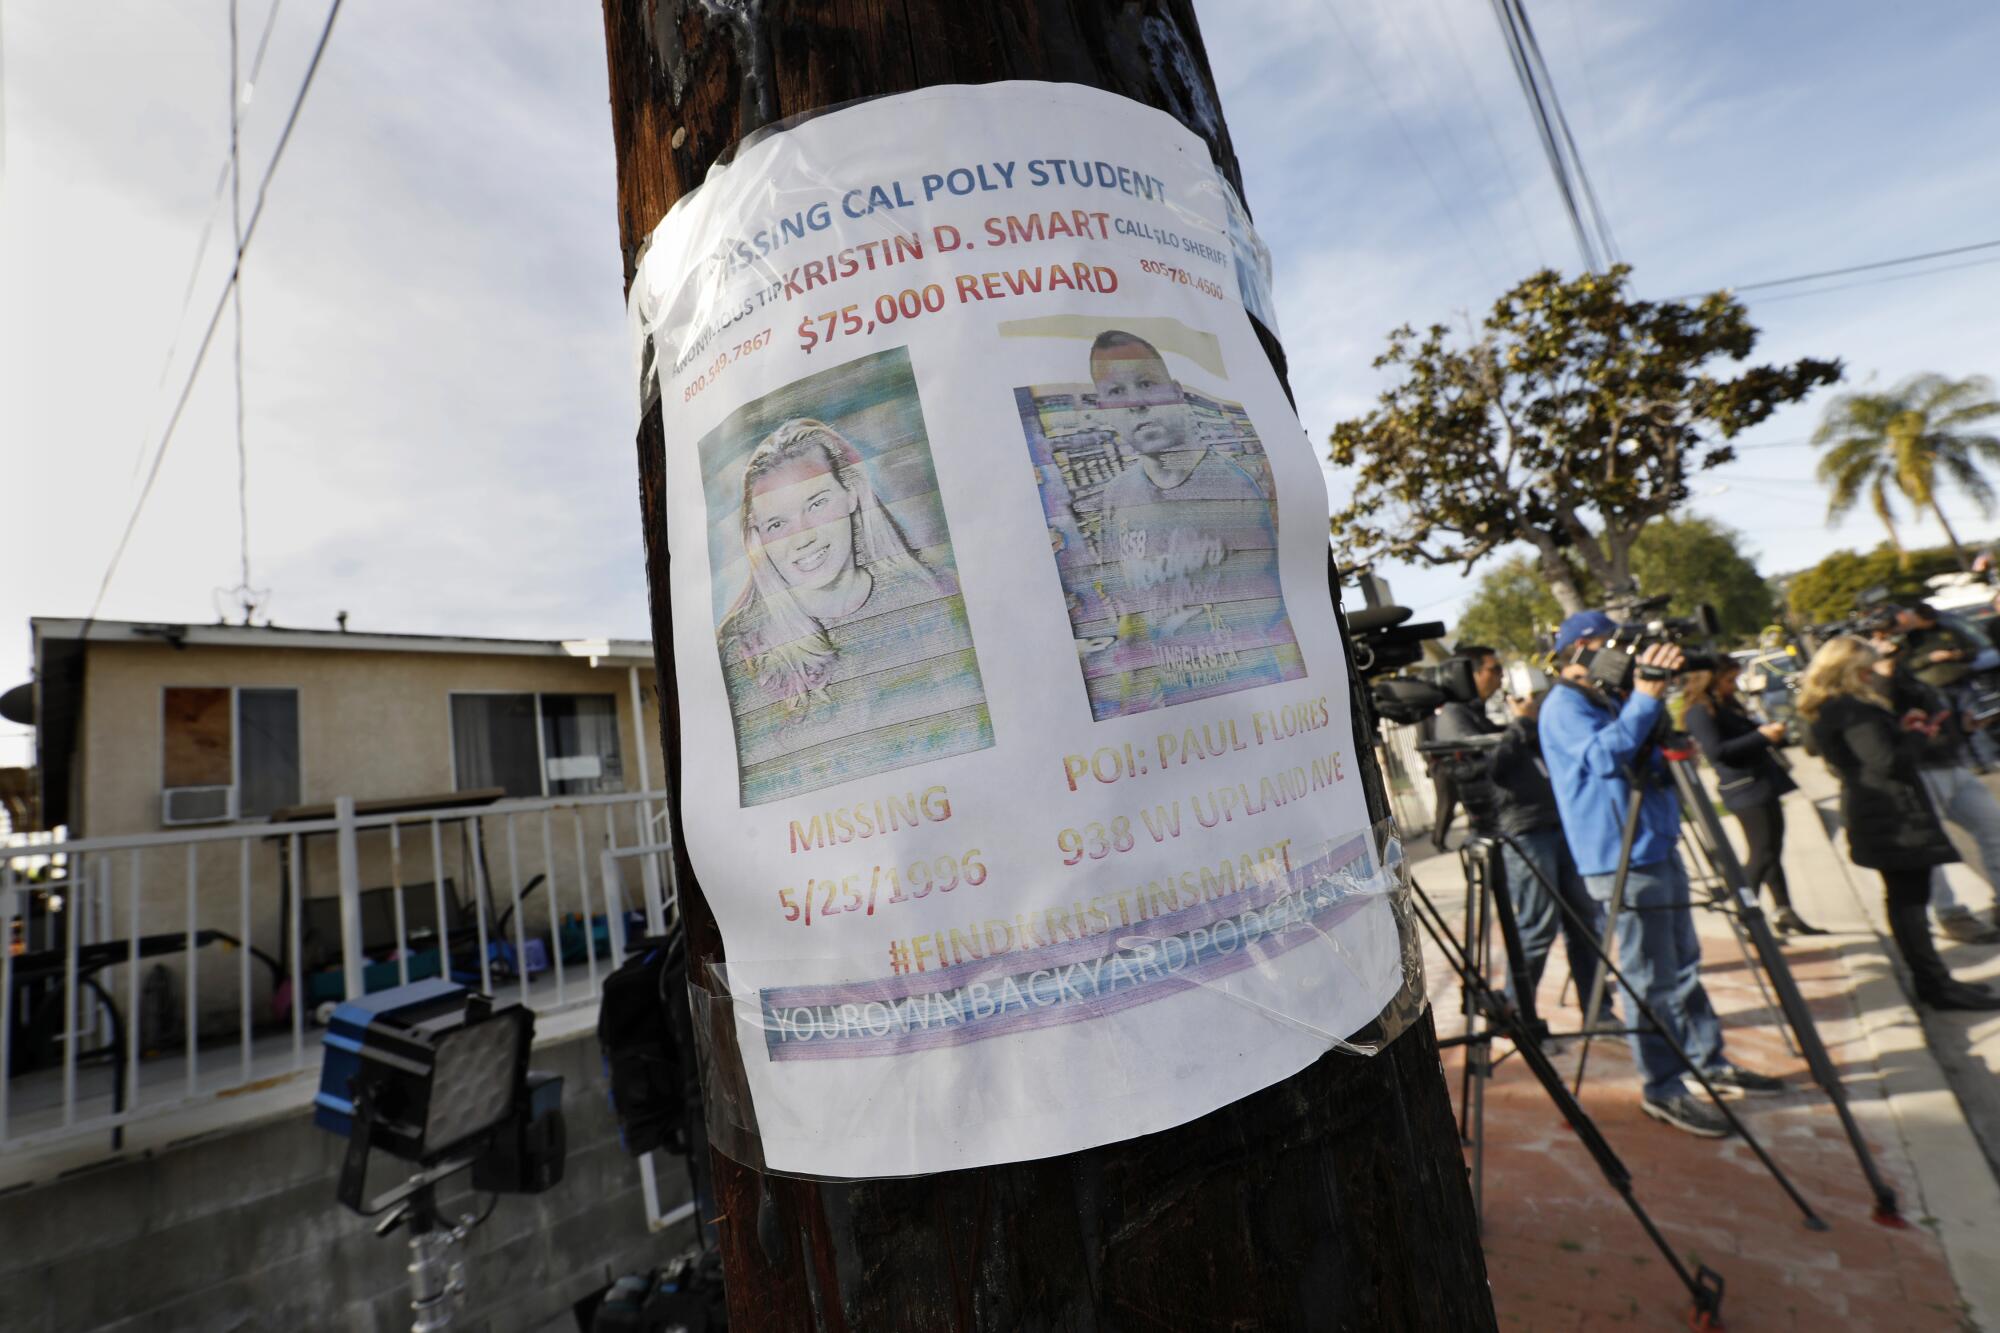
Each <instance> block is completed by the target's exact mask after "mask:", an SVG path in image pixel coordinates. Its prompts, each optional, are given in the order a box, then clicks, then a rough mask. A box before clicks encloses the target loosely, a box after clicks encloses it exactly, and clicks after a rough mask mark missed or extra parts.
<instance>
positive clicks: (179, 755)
mask: <svg viewBox="0 0 2000 1333" xmlns="http://www.w3.org/2000/svg"><path fill="white" fill-rule="evenodd" d="M30 623H31V628H32V632H33V640H34V642H33V660H34V664H35V679H34V681H33V708H34V723H33V725H34V729H35V753H36V756H37V761H38V762H37V779H36V796H37V798H38V801H39V806H40V813H41V818H42V822H43V823H44V825H45V826H47V827H50V828H53V827H56V826H59V825H61V826H66V827H67V828H68V830H69V836H70V837H72V838H102V837H115V836H122V835H130V834H138V833H146V832H153V831H157V830H160V829H164V828H171V827H185V826H190V825H200V824H219V823H229V822H238V823H241V822H250V821H257V820H268V819H269V818H270V816H271V815H272V814H273V813H274V812H276V811H279V810H283V809H286V808H288V807H295V806H299V805H302V804H320V803H325V802H329V801H332V800H333V799H334V798H336V797H340V796H348V797H352V798H354V799H355V800H357V801H371V800H385V799H395V798H400V797H406V796H412V795H416V794H419V793H426V794H430V793H449V792H467V791H474V790H482V789H487V788H493V787H498V788H501V789H503V790H504V791H505V793H506V795H507V796H508V797H514V798H533V797H554V796H572V795H598V794H605V793H611V792H639V791H644V790H646V789H647V788H648V787H649V786H651V785H652V784H651V779H652V777H653V776H654V775H657V774H660V773H661V772H663V769H662V766H661V763H660V749H659V729H658V726H657V721H658V718H657V715H655V714H654V713H653V712H652V705H651V702H650V701H651V699H652V697H653V692H652V685H653V648H652V645H651V644H650V643H648V642H645V641H640V640H541V639H482V638H467V637H450V636H443V635H427V634H366V633H350V632H347V631H345V630H307V629H289V628H279V627H276V626H248V625H175V624H142V623H136V622H129V621H104V620H99V621H93V622H89V623H88V625H87V627H86V623H85V622H83V621H78V620H57V619H44V618H37V619H35V620H33V621H32V622H30ZM86 629H87V632H86Z"/></svg>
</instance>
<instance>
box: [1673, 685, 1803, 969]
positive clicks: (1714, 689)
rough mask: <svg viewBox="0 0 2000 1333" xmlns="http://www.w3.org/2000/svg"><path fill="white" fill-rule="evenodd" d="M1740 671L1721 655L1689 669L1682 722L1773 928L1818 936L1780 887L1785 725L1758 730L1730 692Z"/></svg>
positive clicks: (1786, 786)
mask: <svg viewBox="0 0 2000 1333" xmlns="http://www.w3.org/2000/svg"><path fill="white" fill-rule="evenodd" d="M1741 670H1742V667H1741V666H1740V665H1739V664H1738V663H1737V662H1736V660H1735V659H1734V658H1729V657H1725V658H1723V659H1722V660H1721V661H1720V662H1719V663H1717V665H1716V667H1715V669H1714V670H1713V671H1690V672H1689V673H1688V674H1687V676H1686V677H1685V678H1684V679H1683V680H1682V682H1681V699H1682V700H1683V701H1684V702H1685V704H1686V705H1687V707H1686V710H1685V711H1684V712H1683V713H1682V716H1681V725H1682V726H1683V727H1684V728H1686V730H1687V732H1688V734H1690V735H1691V736H1693V737H1694V739H1695V744H1697V745H1699V746H1700V747H1701V752H1702V753H1703V754H1704V755H1706V756H1707V757H1708V762H1709V765H1710V766H1711V767H1713V768H1714V769H1715V783H1716V787H1717V789H1718V790H1719V791H1720V793H1721V795H1722V805H1723V808H1724V809H1726V810H1728V811H1729V813H1730V814H1732V815H1735V816H1736V818H1737V821H1738V822H1740V823H1741V824H1742V825H1743V840H1744V843H1745V844H1746V846H1747V848H1748V851H1747V853H1746V855H1745V856H1744V858H1743V871H1744V876H1745V878H1746V879H1747V880H1748V881H1749V885H1750V888H1751V890H1752V891H1753V892H1754V891H1755V890H1756V889H1757V887H1758V886H1759V885H1762V886H1764V887H1766V888H1768V889H1770V891H1771V906H1772V908H1773V909H1775V910H1774V913H1773V915H1772V917H1771V928H1772V929H1773V930H1775V931H1777V932H1778V933H1779V934H1781V935H1824V934H1825V933H1826V932H1825V931H1823V930H1821V929H1819V927H1817V926H1810V925H1807V924H1806V923H1805V921H1804V920H1803V919H1801V918H1800V916H1799V914H1798V913H1797V912H1796V911H1794V910H1793V908H1792V893H1791V886H1790V885H1789V884H1787V883H1786V882H1785V867H1784V863H1783V857H1784V853H1785V808H1784V805H1783V798H1784V795H1785V793H1786V792H1788V791H1797V790H1798V784H1797V783H1796V782H1793V781H1792V775H1791V774H1790V773H1789V772H1787V771H1786V770H1785V765H1784V764H1783V762H1782V761H1780V760H1779V758H1778V749H1777V747H1779V746H1780V745H1782V744H1784V741H1785V724H1784V723H1782V722H1766V723H1764V724H1763V725H1762V726H1759V725H1758V724H1757V722H1756V721H1755V720H1754V719H1753V718H1752V717H1751V716H1750V714H1749V713H1747V712H1745V711H1744V709H1743V704H1742V702H1741V701H1740V700H1739V699H1738V698H1737V694H1736V678H1737V676H1738V674H1739V673H1740V672H1741Z"/></svg>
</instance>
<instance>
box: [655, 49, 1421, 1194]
mask: <svg viewBox="0 0 2000 1333" xmlns="http://www.w3.org/2000/svg"><path fill="white" fill-rule="evenodd" d="M1260 253H1261V246H1260V244H1259V243H1257V242H1256V240H1255V236H1254V233H1252V232H1249V231H1248V230H1247V217H1246V216H1245V215H1244V214H1243V213H1242V211H1241V206H1240V205H1239V204H1237V203H1235V201H1234V200H1233V198H1232V197H1231V196H1229V194H1228V193H1227V188H1226V186H1224V184H1223V183H1222V182H1221V180H1220V179H1219V177H1218V175H1217V173H1216V171H1215V169H1214V168H1213V166H1212V164H1211V163H1210V161H1209V158H1208V156H1207V152H1206V149H1205V148H1204V146H1203V145H1202V143H1201V142H1200V141H1199V140H1198V139H1196V138H1194V137H1193V136H1192V135H1190V134H1188V133H1187V132H1186V131H1185V130H1183V129H1182V128H1181V127H1180V126H1178V125H1177V124H1176V123H1175V122H1173V121H1172V120H1171V119H1169V118H1168V117H1166V116H1164V115H1162V114H1160V113H1159V112H1156V111H1153V110H1150V109H1148V108H1146V107H1143V106H1140V105H1138V104H1136V103H1132V102H1129V101H1126V100H1123V99H1120V98H1118V97H1115V96H1113V95H1110V94H1107V93H1103V92H1098V91H1094V90H1090V89H1085V88H1080V87H1072V86H1068V85H1048V84H1027V83H1015V84H996V85H990V86H982V87H976V88H933V89H927V90H924V91H920V92H916V93H910V94H905V95H900V96H896V97H889V98H882V99H879V100H876V101H872V102H868V103H865V104H862V105H858V106H853V107H848V108H844V109H842V110H839V111H835V112H832V113H829V114H827V115H824V116H820V117H817V118H814V119H812V120H809V121H806V122H804V123H802V124H800V125H797V126H794V127H792V128H789V129H787V130H784V131H782V132H779V133H775V134H772V135H769V136H767V137H765V138H763V139H760V140H759V141H758V142H757V143H755V144H753V145H752V146H751V147H750V148H748V149H746V150H745V151H743V152H742V153H740V154H739V155H738V156H737V158H736V159H735V160H734V161H733V162H732V163H730V164H729V165H728V166H726V167H722V168H718V169H717V170H715V171H714V172H712V173H711V174H710V176H709V178H708V180H707V181H706V183H705V184H703V186H702V187H701V188H700V189H699V190H698V191H696V192H695V193H693V194H691V195H689V196H688V197H686V198H684V199H683V200H682V201H681V203H680V204H679V205H677V206H676V208H675V209H674V210H673V212H672V213H671V214H670V215H669V216H668V217H667V219H666V220H665V221H664V222H663V223H662V224H661V226H660V227H659V229H658V230H657V231H656V232H655V234H654V236H653V237H652V240H651V243H650V245H649V247H648V251H647V253H646V255H645V257H644V259H643V262H642V263H641V265H640V268H639V271H638V274H637V276H636V278H635V280H634V283H633V288H632V291H633V312H632V313H633V322H634V330H633V332H634V348H635V354H636V357H635V360H636V363H637V364H638V365H639V366H641V368H642V373H643V374H644V376H645V377H646V380H647V383H646V385H645V396H646V398H648V399H650V398H657V400H658V402H659V405H660V410H661V412H662V415H663V425H664V427H665V429H664V436H663V437H664V440H665V455H664V459H663V463H664V467H665V477H666V506H665V515H664V537H665V540H666V542H667V548H668V553H669V557H670V568H671V579H672V584H671V588H670V593H671V600H672V607H673V617H672V633H673V643H672V650H673V654H674V659H675V665H676V669H677V675H678V690H679V698H678V705H679V706H678V709H677V711H676V716H677V718H678V726H679V733H678V744H679V745H680V749H681V754H680V759H681V769H680V771H681V773H682V786H681V790H680V791H679V793H678V799H679V801H680V803H681V813H682V823H683V825H684V827H685V830H686V841H687V849H688V853H689V856H690V857H691V859H692V861H693V864H694V867H695V870H696V872H697V876H698V878H699V880H700V885H701V890H702V892H703V894H704V896H705V898H706V900H707V902H708V903H709V905H710V906H711V907H712V909H713V910H714V913H715V917H716V920H717V923H718V924H719V926H720V928H721V931H722V935H723V941H724V945H725V950H726V954H727V958H728V962H727V965H726V975H719V976H717V977H716V978H714V982H715V985H716V986H718V987H720V988H722V989H723V990H724V991H726V994H727V999H728V1007H727V1010H726V1011H725V1012H726V1013H727V1014H728V1016H729V1019H730V1025H729V1026H727V1027H726V1028H725V1030H726V1031H728V1032H729V1033H730V1034H731V1035H732V1036H733V1039H734V1040H733V1045H730V1046H729V1047H728V1049H727V1050H723V1051H721V1052H720V1054H719V1058H721V1059H724V1060H726V1061H729V1062H732V1063H740V1065H741V1074H740V1079H739V1078H736V1077H735V1075H734V1074H733V1073H732V1076H731V1080H730V1081H731V1084H732V1086H740V1087H742V1088H743V1089H746V1090H747V1104H746V1105H742V1106H737V1107H733V1108H729V1110H728V1112H727V1113H728V1114H729V1115H731V1116H732V1117H734V1119H733V1121H732V1123H733V1124H741V1125H749V1126H752V1127H754V1133H755V1135H756V1136H757V1138H758V1140H759V1145H758V1146H759V1150H760V1152H761V1154H762V1160H763V1162H764V1163H765V1164H766V1165H767V1166H769V1167H770V1168H772V1169H776V1170H781V1171H798V1172H804V1173H808V1174H813V1175H821V1176H886V1175H902V1174H910V1173H916V1172H928V1171H943V1170H952V1169H956V1168H961V1167H967V1166H975V1165H981V1164H985V1163H992V1162H1002V1161H1015V1160H1022V1159H1026V1158H1033V1157H1040V1156H1047V1155H1051V1154H1057V1153H1064V1152H1070V1151H1074V1150H1077V1149H1079V1148H1082V1147H1086V1146H1089V1145H1092V1144H1098V1143H1104V1142H1107V1141H1110V1140H1115V1139H1121V1138H1128V1137H1132V1136H1134V1135H1139V1134H1145V1133H1149V1132H1151V1131H1154V1130H1158V1129H1162V1128H1165V1127H1168V1126H1171V1125H1174V1124H1178V1123H1181V1122H1183V1121H1185V1120H1188V1119H1191V1118H1193V1117H1195V1116H1198V1115H1201V1114H1203V1113H1204V1112H1207V1111H1209V1110H1213V1109H1214V1108H1216V1107H1218V1106H1221V1105H1224V1104H1226V1103H1228V1102H1230V1101H1234V1100H1236V1099H1238V1098H1240V1097H1243V1096H1245V1095H1247V1094H1248V1093H1250V1092H1252V1091H1254V1090H1256V1089H1258V1088H1260V1087H1264V1086H1266V1085H1268V1084H1270V1083H1273V1082H1275V1081H1278V1080H1280V1079H1283V1078H1285V1077H1287V1076H1288V1075H1290V1074H1292V1073H1294V1072H1296V1071H1297V1070H1298V1069H1300V1068H1301V1067H1303V1066H1304V1065H1305V1064H1307V1063H1309V1062H1310V1061H1312V1060H1314V1059H1316V1058H1318V1057H1319V1056H1320V1055H1321V1054H1323V1053H1324V1052H1325V1051H1326V1050H1327V1049H1328V1048H1329V1046H1331V1045H1332V1044H1333V1043H1335V1042H1336V1041H1338V1040H1340V1039H1342V1038H1344V1037H1346V1036H1348V1035H1349V1034H1350V1033H1353V1032H1354V1031H1355V1030H1357V1029H1358V1028H1360V1027H1361V1026H1363V1025H1364V1024H1366V1023H1367V1022H1369V1021H1370V1020H1371V1019H1373V1018H1375V1017H1376V1016H1377V1015H1378V1014H1379V1013H1380V1012H1381V1010H1382V1008H1383V1006H1384V1004H1385V1002H1387V1001H1388V1000H1389V998H1390V997H1391V996H1392V995H1394V994H1395V993H1396V992H1397V991H1398V989H1399V988H1400V987H1401V985H1402V982H1403V963H1402V953H1401V950H1400V947H1399V940H1398V935H1397V930H1396V926H1395V921H1394V915H1393V912H1392V911H1391V908H1390V902H1389V894H1390V891H1391V889H1392V887H1393V885H1394V884H1395V869H1394V867H1395V863H1396V859H1397V858H1396V853H1395V850H1394V848H1393V846H1390V845H1386V844H1384V843H1383V842H1381V841H1380V840H1379V839H1378V838H1377V837H1375V836H1374V835H1372V834H1371V831H1370V829H1369V827H1368V817H1367V811H1366V806H1365V802H1364V800H1363V797H1362V792H1361V785H1360V778H1359V775H1358V772H1357V768H1356V763H1355V756H1354V743H1355V742H1354V737H1353V735H1352V734H1351V731H1350V726H1349V720H1348V719H1349V717H1350V710H1349V705H1348V689H1349V683H1348V680H1347V676H1346V672H1345V657H1344V653H1343V650H1342V647H1341V644H1340V641H1339V638H1338V630H1337V627H1336V623H1335V617H1334V610H1333V603H1332V598H1331V595H1330V592H1329V589H1328V587H1327V581H1326V536H1325V531H1326V529H1325V524H1326V514H1327V512H1328V507H1327V496H1326V487H1325V481H1324V479H1323V477H1322V475H1321V473H1320V469H1319V466H1318V461H1317V459H1316V458H1315V456H1314V453H1313V451H1312V448H1311V446H1310V445H1309V444H1308V442H1307V441H1306V439H1305V438H1304V435H1303V432H1302V431H1301V430H1300V428H1299V424H1298V421H1297V418H1296V417H1295V416H1294V414H1293V413H1292V410H1291V407H1290V405H1289V403H1288V402H1287V401H1286V399H1285V396H1284V393H1283V390H1282V388H1281V386H1280V385H1279V384H1278V382H1277V379H1276V377H1275V375H1274V374H1273V373H1272V371H1271V368H1270V365H1269V362H1268V360H1267V359H1266V357H1265V354H1264V353H1263V351H1262V349H1261V347H1260V345H1259V344H1258V341H1257V338H1256V335H1255V332H1254V331H1253V329H1252V327H1251V323H1250V319H1249V317H1248V316H1247V315H1246V313H1245V306H1244V301H1245V299H1246V296H1245V293H1246V292H1249V291H1250V290H1251V288H1250V287H1249V286H1246V284H1245V282H1244V281H1243V279H1242V276H1241V273H1242V267H1243V264H1244V256H1245V255H1246V254H1251V255H1256V254H1260ZM1256 288H1257V289H1256V291H1255V292H1254V293H1253V294H1254V296H1255V299H1256V301H1257V303H1258V305H1259V310H1258V317H1259V318H1260V319H1262V320H1264V322H1265V323H1266V324H1267V325H1268V324H1270V323H1271V322H1272V318H1273V316H1272V315H1271V312H1270V310H1269V305H1268V296H1269V293H1268V290H1266V289H1265V288H1264V287H1263V286H1261V285H1256ZM659 535H660V534H655V536H656V538H657V537H658V536H659Z"/></svg>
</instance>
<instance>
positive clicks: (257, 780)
mask: <svg viewBox="0 0 2000 1333" xmlns="http://www.w3.org/2000/svg"><path fill="white" fill-rule="evenodd" d="M161 742H162V745H161V748H162V763H161V785H162V786H163V787H164V788H165V789H166V800H165V810H166V818H167V819H168V821H169V822H172V823H205V822H212V821H215V820H222V819H230V818H237V819H259V818H262V817H264V816H266V815H268V814H270V813H271V812H272V811H274V810H280V809H283V808H284V807H286V806H288V805H297V804H298V803H299V692H298V691H297V690H291V689H268V688H256V689H252V688H233V687H230V686H226V685H225V686H179V685H176V686H169V687H168V688H167V689H166V691H165V698H164V700H163V708H162V718H161Z"/></svg>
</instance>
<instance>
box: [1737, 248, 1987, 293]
mask: <svg viewBox="0 0 2000 1333" xmlns="http://www.w3.org/2000/svg"><path fill="white" fill-rule="evenodd" d="M1989 264H2000V255H1991V256H1988V257H1987V258H1985V259H1968V260H1966V261H1965V262H1964V263H1962V264H1940V265H1938V266H1937V267H1936V268H1927V269H1919V270H1918V271H1917V272H1915V273H1885V274H1883V275H1882V276H1881V277H1879V278H1863V279H1861V281H1859V282H1837V283H1835V284H1834V285H1833V286H1831V287H1815V288H1813V289H1812V290H1811V291H1805V292H1779V293H1778V294H1777V295H1776V296H1762V297H1759V298H1758V304H1760V305H1770V304H1771V303H1773V302H1775V301H1796V300H1798V299H1799V298H1801V297H1805V296H1826V295H1828V294H1830V293H1832V292H1851V291H1853V290H1854V289H1855V288H1856V287H1879V286H1881V285H1882V284H1883V283H1885V282H1907V281H1908V280H1910V279H1911V278H1928V277H1930V276H1931V275H1932V274H1934V273H1956V272H1957V271H1958V270H1960V269H1964V268H1985V267H1986V266H1987V265H1989Z"/></svg>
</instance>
